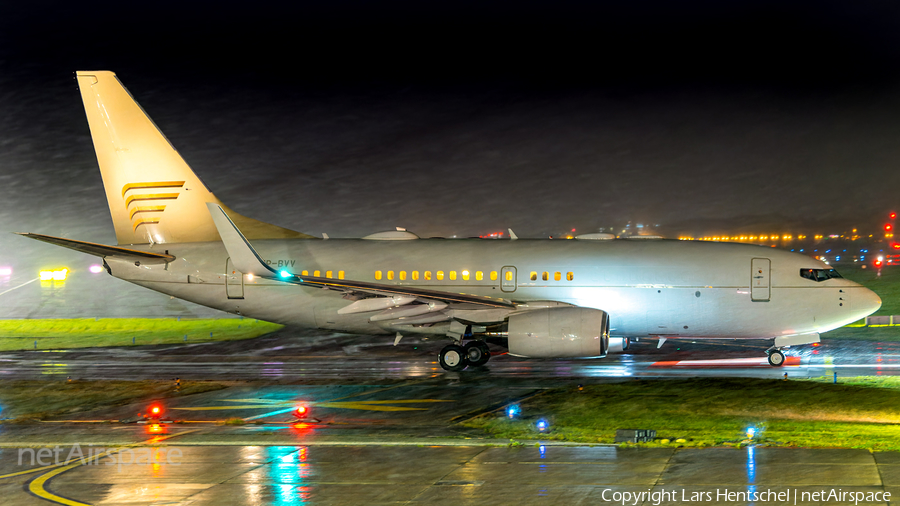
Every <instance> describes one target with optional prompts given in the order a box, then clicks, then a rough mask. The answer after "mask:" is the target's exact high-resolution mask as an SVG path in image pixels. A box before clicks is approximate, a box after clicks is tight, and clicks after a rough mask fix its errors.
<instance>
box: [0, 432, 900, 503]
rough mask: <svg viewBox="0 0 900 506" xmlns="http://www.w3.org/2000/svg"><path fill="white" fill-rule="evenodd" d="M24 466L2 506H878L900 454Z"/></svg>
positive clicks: (199, 452)
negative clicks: (53, 505)
mask: <svg viewBox="0 0 900 506" xmlns="http://www.w3.org/2000/svg"><path fill="white" fill-rule="evenodd" d="M172 442H174V440H172V441H167V443H172ZM63 450H64V451H63V452H62V454H63V455H64V456H65V455H66V452H68V451H71V447H67V448H64V449H63ZM19 458H20V450H18V449H3V450H0V493H2V496H3V499H4V504H7V505H24V504H29V505H30V504H50V503H56V504H68V505H75V506H79V505H82V504H98V505H101V504H104V505H105V504H135V505H162V504H172V505H174V504H177V505H207V504H209V505H221V504H252V505H257V504H277V505H284V504H320V505H338V504H341V505H343V504H347V505H358V504H372V505H382V504H385V505H386V504H392V505H394V504H436V505H445V504H446V505H455V504H467V505H469V504H471V505H481V504H485V505H498V504H521V505H530V504H567V505H568V504H610V505H613V504H618V505H624V504H630V505H654V506H659V505H661V504H665V505H669V504H683V503H694V504H702V503H713V504H766V503H772V504H864V505H870V504H890V501H891V500H893V501H896V497H897V495H898V494H900V454H896V453H875V454H872V453H869V452H868V451H865V450H810V449H779V448H753V447H750V448H745V449H711V450H690V449H680V450H679V449H666V448H653V449H636V448H615V447H584V446H581V447H566V446H553V445H538V446H530V447H490V446H480V445H463V446H449V445H432V446H412V445H406V446H374V445H373V446H334V445H315V444H314V445H271V446H224V447H222V446H213V447H210V446H207V447H202V446H179V445H174V444H169V445H163V444H154V443H152V442H151V443H148V445H147V446H145V447H131V448H125V449H117V450H113V451H111V452H109V453H108V454H102V455H101V456H100V457H99V458H96V459H90V460H88V461H86V462H83V463H79V462H76V463H72V464H69V465H60V466H54V465H52V464H51V465H49V466H40V465H38V463H37V461H36V459H32V458H31V453H29V452H25V454H24V457H23V460H24V462H23V463H22V464H21V465H19V463H18V459H19ZM63 458H64V457H63ZM29 471H30V472H29ZM17 473H21V474H17ZM829 497H830V500H829V499H828V498H829Z"/></svg>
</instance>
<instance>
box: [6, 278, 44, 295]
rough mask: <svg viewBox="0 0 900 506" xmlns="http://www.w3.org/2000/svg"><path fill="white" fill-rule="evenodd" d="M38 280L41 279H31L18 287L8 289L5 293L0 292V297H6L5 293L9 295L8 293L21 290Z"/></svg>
mask: <svg viewBox="0 0 900 506" xmlns="http://www.w3.org/2000/svg"><path fill="white" fill-rule="evenodd" d="M39 279H41V278H34V279H32V280H31V281H26V282H24V283H22V284H21V285H19V286H15V287H12V288H10V289H9V290H6V291H5V292H0V295H6V294H7V293H9V292H11V291H13V290H18V289H19V288H22V287H23V286H25V285H28V284H31V283H34V282H35V281H37V280H39Z"/></svg>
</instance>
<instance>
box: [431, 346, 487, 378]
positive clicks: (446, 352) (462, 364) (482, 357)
mask: <svg viewBox="0 0 900 506" xmlns="http://www.w3.org/2000/svg"><path fill="white" fill-rule="evenodd" d="M490 358H491V350H490V348H488V345H487V344H486V343H485V342H484V341H469V342H467V343H466V344H465V345H463V346H460V345H459V344H455V343H454V344H448V345H447V346H444V349H442V350H441V352H440V353H438V362H439V363H440V364H441V367H443V368H444V370H447V371H462V370H463V369H465V368H466V367H468V366H470V365H471V366H479V365H484V364H486V363H487V361H488V360H490Z"/></svg>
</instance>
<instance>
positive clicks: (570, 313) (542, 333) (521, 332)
mask: <svg viewBox="0 0 900 506" xmlns="http://www.w3.org/2000/svg"><path fill="white" fill-rule="evenodd" d="M508 330H509V332H508V337H509V342H508V344H509V354H510V355H513V356H516V357H529V358H587V357H597V358H600V357H605V356H606V350H607V348H608V347H609V315H608V314H607V313H606V311H601V310H599V309H590V308H583V307H552V308H546V309H534V310H531V311H523V312H521V313H513V314H511V315H510V316H509V328H508Z"/></svg>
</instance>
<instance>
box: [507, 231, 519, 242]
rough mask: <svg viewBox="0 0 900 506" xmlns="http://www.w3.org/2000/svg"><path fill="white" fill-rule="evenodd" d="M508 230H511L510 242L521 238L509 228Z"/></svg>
mask: <svg viewBox="0 0 900 506" xmlns="http://www.w3.org/2000/svg"><path fill="white" fill-rule="evenodd" d="M507 230H509V240H510V241H515V240H516V239H518V238H519V236H517V235H516V233H515V232H513V231H512V229H511V228H508V229H507Z"/></svg>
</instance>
